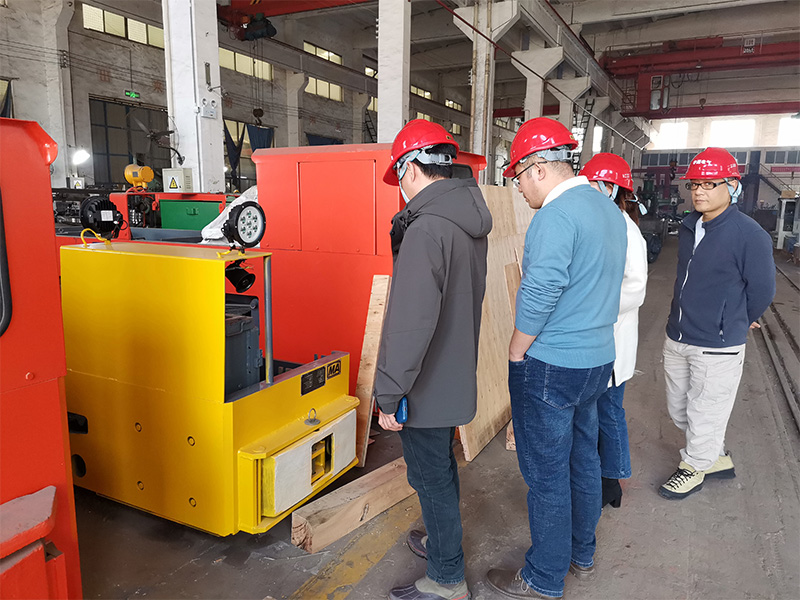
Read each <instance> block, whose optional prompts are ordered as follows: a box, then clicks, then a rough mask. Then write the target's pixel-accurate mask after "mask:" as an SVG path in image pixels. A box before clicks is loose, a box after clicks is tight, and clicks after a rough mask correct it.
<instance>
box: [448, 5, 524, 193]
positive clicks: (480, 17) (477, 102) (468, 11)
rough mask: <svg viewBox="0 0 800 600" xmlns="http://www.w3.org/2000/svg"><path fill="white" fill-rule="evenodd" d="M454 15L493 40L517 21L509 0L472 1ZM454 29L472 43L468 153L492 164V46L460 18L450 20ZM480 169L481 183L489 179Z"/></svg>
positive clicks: (493, 69) (517, 8)
mask: <svg viewBox="0 0 800 600" xmlns="http://www.w3.org/2000/svg"><path fill="white" fill-rule="evenodd" d="M456 13H457V14H458V15H459V16H460V17H462V18H463V19H464V20H466V21H467V22H468V23H471V24H472V26H473V27H475V29H477V30H478V31H480V32H481V33H483V34H484V35H486V36H488V37H489V38H490V39H491V40H492V41H497V40H499V39H500V38H501V37H503V35H504V34H505V33H506V32H507V31H508V30H509V29H510V28H511V26H512V25H514V23H516V22H517V20H518V19H519V6H518V4H517V3H516V2H513V1H511V0H503V1H501V2H492V1H490V0H476V2H475V5H474V6H472V7H468V8H457V9H456ZM454 22H455V24H456V26H458V28H459V29H460V30H461V31H462V32H463V33H464V34H465V35H466V36H467V37H469V38H470V39H471V40H472V107H471V108H472V110H471V118H470V151H471V152H473V153H475V154H481V155H483V156H485V157H486V160H487V162H488V164H489V165H492V153H493V146H494V144H493V143H492V142H493V140H492V131H493V128H494V72H495V64H494V46H492V44H491V43H489V41H488V40H487V39H486V38H484V37H483V36H481V35H478V34H476V33H475V32H474V31H473V30H472V28H471V27H469V26H467V25H466V24H465V23H464V22H463V21H461V19H457V18H454ZM492 178H493V175H491V176H490V175H488V174H487V173H486V171H485V170H484V171H483V172H482V173H481V174H480V177H479V180H480V182H481V183H486V182H487V180H491V179H492Z"/></svg>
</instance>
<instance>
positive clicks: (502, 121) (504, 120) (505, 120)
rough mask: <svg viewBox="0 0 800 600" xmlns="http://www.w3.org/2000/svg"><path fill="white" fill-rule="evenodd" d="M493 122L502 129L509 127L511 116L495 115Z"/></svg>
mask: <svg viewBox="0 0 800 600" xmlns="http://www.w3.org/2000/svg"><path fill="white" fill-rule="evenodd" d="M494 124H495V125H497V126H498V127H502V128H503V129H511V117H496V118H495V120H494Z"/></svg>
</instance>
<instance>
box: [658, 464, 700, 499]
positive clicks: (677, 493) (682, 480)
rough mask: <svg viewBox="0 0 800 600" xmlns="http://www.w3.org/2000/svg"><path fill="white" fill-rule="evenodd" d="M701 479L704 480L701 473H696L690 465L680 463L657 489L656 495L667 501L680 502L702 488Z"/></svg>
mask: <svg viewBox="0 0 800 600" xmlns="http://www.w3.org/2000/svg"><path fill="white" fill-rule="evenodd" d="M703 479H705V473H704V472H703V471H698V470H696V469H695V468H694V467H693V466H692V465H690V464H688V463H685V462H683V461H681V462H680V464H679V465H678V470H677V471H675V472H674V473H673V474H672V476H671V477H670V478H669V479H667V481H666V482H665V483H664V485H662V486H661V487H660V488H658V493H659V494H660V495H661V496H663V497H664V498H668V499H669V500H681V499H683V498H685V497H686V496H688V495H689V494H693V493H695V492H699V491H700V490H701V489H702V487H703Z"/></svg>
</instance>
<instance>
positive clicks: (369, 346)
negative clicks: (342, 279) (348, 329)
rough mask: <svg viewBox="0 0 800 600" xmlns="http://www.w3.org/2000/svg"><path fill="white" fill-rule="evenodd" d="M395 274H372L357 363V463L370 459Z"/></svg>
mask: <svg viewBox="0 0 800 600" xmlns="http://www.w3.org/2000/svg"><path fill="white" fill-rule="evenodd" d="M391 281H392V278H391V277H390V276H389V275H375V276H374V277H373V278H372V291H371V293H370V297H369V311H368V312H367V325H366V327H365V328H364V343H363V345H362V347H361V363H360V364H359V366H358V379H357V381H356V397H357V398H358V400H359V405H358V409H357V410H356V456H357V457H358V466H359V467H363V466H364V463H365V462H366V460H367V447H368V446H369V439H368V438H369V429H370V424H371V423H372V409H373V399H372V390H373V388H374V387H375V369H376V367H377V363H378V349H379V348H380V344H381V333H382V332H383V321H384V318H385V317H386V303H387V301H388V299H389V288H390V287H391Z"/></svg>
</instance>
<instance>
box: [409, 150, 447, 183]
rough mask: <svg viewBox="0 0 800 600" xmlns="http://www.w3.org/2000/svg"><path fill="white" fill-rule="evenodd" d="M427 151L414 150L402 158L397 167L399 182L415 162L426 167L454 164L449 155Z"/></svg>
mask: <svg viewBox="0 0 800 600" xmlns="http://www.w3.org/2000/svg"><path fill="white" fill-rule="evenodd" d="M428 148H432V146H428ZM425 150H427V148H420V149H418V150H412V151H411V152H408V153H406V154H404V155H403V156H401V157H400V159H399V160H398V161H397V164H396V166H395V169H396V170H397V179H398V180H400V179H402V178H403V175H405V174H406V170H407V169H408V164H409V163H410V162H413V161H415V160H416V161H418V162H421V163H422V164H424V165H441V166H445V167H447V166H450V165H452V164H453V157H452V156H450V155H449V154H432V153H428V152H425Z"/></svg>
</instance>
